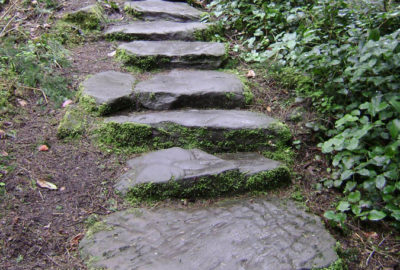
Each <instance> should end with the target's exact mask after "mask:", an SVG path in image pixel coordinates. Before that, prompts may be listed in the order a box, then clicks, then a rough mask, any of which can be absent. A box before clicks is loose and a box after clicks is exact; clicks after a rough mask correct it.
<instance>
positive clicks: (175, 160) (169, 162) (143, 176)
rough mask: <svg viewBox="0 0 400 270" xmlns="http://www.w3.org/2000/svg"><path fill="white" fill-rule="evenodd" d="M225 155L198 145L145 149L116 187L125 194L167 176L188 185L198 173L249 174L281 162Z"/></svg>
mask: <svg viewBox="0 0 400 270" xmlns="http://www.w3.org/2000/svg"><path fill="white" fill-rule="evenodd" d="M226 157H227V158H229V160H228V161H227V160H223V159H221V158H219V157H216V156H213V155H210V154H207V153H206V152H203V151H201V150H198V149H191V150H185V149H182V148H179V147H174V148H170V149H165V150H159V151H155V152H151V153H147V154H144V155H142V156H139V157H136V158H133V159H131V160H129V161H128V162H127V167H128V171H127V172H126V173H124V174H123V175H122V176H121V177H120V178H119V179H118V181H117V183H116V184H115V188H116V189H117V190H118V191H119V192H121V193H122V194H126V193H127V192H128V191H129V189H131V188H133V187H134V186H136V185H138V184H143V183H154V184H162V183H167V182H168V181H170V180H174V181H177V182H181V183H184V184H185V186H186V187H190V186H191V184H193V183H194V182H195V180H196V179H198V178H200V177H207V176H214V175H219V174H223V173H226V172H229V171H235V170H236V171H238V170H239V171H240V172H242V173H246V174H247V175H248V176H251V175H254V174H256V173H259V172H261V171H268V170H273V169H276V168H278V167H279V166H280V165H281V164H280V163H279V162H277V161H273V160H270V159H267V158H264V157H263V156H261V155H260V154H257V153H236V154H231V155H228V154H227V155H226Z"/></svg>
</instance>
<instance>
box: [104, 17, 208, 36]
mask: <svg viewBox="0 0 400 270" xmlns="http://www.w3.org/2000/svg"><path fill="white" fill-rule="evenodd" d="M207 28H208V25H207V24H205V23H201V22H186V23H181V22H171V21H136V22H131V23H129V24H125V25H117V26H112V27H110V28H109V29H108V30H107V31H106V32H105V34H106V36H115V37H117V38H118V37H121V36H123V37H124V38H123V39H125V40H135V39H142V40H194V39H195V37H194V33H195V32H196V31H203V30H205V29H207ZM118 39H121V38H118Z"/></svg>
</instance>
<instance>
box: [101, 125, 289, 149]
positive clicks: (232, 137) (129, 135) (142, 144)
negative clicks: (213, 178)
mask: <svg viewBox="0 0 400 270" xmlns="http://www.w3.org/2000/svg"><path fill="white" fill-rule="evenodd" d="M95 133H96V134H98V136H97V137H98V142H99V143H100V144H101V145H104V146H111V147H112V148H113V149H114V150H116V151H118V149H119V150H123V151H124V152H130V153H143V152H146V151H149V150H160V149H166V148H170V147H173V146H179V147H182V148H186V149H191V148H199V149H201V150H204V151H206V152H211V153H216V152H250V151H266V152H275V151H281V150H282V149H285V148H287V147H289V142H290V140H291V138H292V134H291V132H290V130H289V128H288V127H287V126H286V125H285V124H283V123H280V122H276V123H273V124H271V125H270V127H269V128H267V129H250V130H249V129H239V130H228V131H227V130H224V129H206V128H187V127H183V126H180V125H177V124H172V123H164V124H162V125H160V126H157V127H152V126H150V125H145V124H137V123H116V122H106V123H103V124H102V125H100V127H99V128H98V129H97V130H96V131H95Z"/></svg>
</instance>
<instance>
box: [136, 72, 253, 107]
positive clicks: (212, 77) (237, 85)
mask: <svg viewBox="0 0 400 270" xmlns="http://www.w3.org/2000/svg"><path fill="white" fill-rule="evenodd" d="M244 94H245V93H244V85H243V83H242V82H241V81H240V79H239V78H238V77H237V76H236V75H233V74H229V73H224V72H218V71H201V70H173V71H171V72H169V73H161V74H156V75H155V76H153V77H152V78H150V79H149V80H146V81H143V82H140V83H138V84H137V85H136V87H135V95H136V97H137V99H138V100H139V102H140V104H141V105H142V106H143V107H145V108H147V109H151V110H170V109H178V108H185V107H186V108H225V109H231V108H241V107H243V106H244V105H245V98H244Z"/></svg>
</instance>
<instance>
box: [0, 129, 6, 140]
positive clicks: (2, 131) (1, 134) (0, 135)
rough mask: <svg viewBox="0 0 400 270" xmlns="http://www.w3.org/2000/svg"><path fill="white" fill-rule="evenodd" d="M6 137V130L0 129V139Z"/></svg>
mask: <svg viewBox="0 0 400 270" xmlns="http://www.w3.org/2000/svg"><path fill="white" fill-rule="evenodd" d="M5 137H6V132H5V131H4V130H1V129H0V139H4V138H5Z"/></svg>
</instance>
